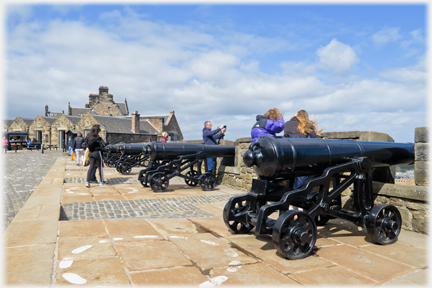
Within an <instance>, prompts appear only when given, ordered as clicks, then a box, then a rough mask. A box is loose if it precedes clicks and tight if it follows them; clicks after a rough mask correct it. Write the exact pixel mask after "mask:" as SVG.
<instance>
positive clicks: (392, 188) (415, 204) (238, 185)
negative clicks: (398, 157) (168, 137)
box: [189, 127, 429, 234]
mask: <svg viewBox="0 0 432 288" xmlns="http://www.w3.org/2000/svg"><path fill="white" fill-rule="evenodd" d="M322 137H323V138H326V139H352V140H358V141H375V142H394V140H393V138H391V137H390V136H389V135H387V134H385V133H379V132H374V131H348V132H327V133H323V135H322ZM415 139H416V144H415V155H416V156H415V167H416V168H415V170H416V171H415V173H416V186H398V185H394V184H391V183H382V182H377V181H374V182H373V190H374V194H375V196H376V199H375V204H380V203H388V204H391V205H394V206H395V207H397V208H398V210H399V211H400V213H401V216H402V226H403V227H402V228H403V229H405V230H410V231H415V232H420V233H425V234H427V233H428V225H427V223H428V218H429V207H428V205H429V203H428V193H427V192H428V187H427V186H426V185H428V177H427V172H428V171H427V167H428V164H429V162H428V145H429V144H428V128H426V127H421V128H416V138H415ZM189 142H192V141H189ZM251 142H252V139H251V138H250V137H245V138H239V139H237V140H236V141H235V142H234V145H235V146H236V152H235V153H236V154H235V159H234V163H233V164H232V165H224V164H225V163H223V162H221V159H218V174H217V179H218V184H220V183H222V184H224V185H227V186H229V187H232V188H235V189H238V190H241V191H244V192H245V193H247V192H249V190H250V189H251V187H252V179H256V178H257V176H256V174H255V172H254V170H253V168H250V167H246V166H245V165H244V163H243V154H244V152H245V151H246V150H247V149H248V147H249V145H250V144H251ZM221 144H222V143H221ZM226 145H229V144H226ZM393 169H394V167H393V168H392V169H391V170H393ZM417 173H418V176H417ZM374 176H375V175H374ZM378 176H379V175H378ZM374 179H375V177H374ZM352 189H353V187H349V188H348V189H347V190H345V191H344V192H343V194H342V202H343V207H344V208H346V209H349V207H350V205H351V204H352V198H351V196H352Z"/></svg>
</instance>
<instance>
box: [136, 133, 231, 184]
mask: <svg viewBox="0 0 432 288" xmlns="http://www.w3.org/2000/svg"><path fill="white" fill-rule="evenodd" d="M146 151H147V153H148V155H149V156H150V161H149V163H148V166H147V168H145V169H143V170H141V171H140V173H139V176H138V180H139V181H140V182H141V184H142V185H143V186H144V187H148V186H149V185H150V187H151V188H152V190H153V191H155V192H161V191H164V190H166V189H167V188H168V186H169V180H170V179H172V178H174V177H176V176H178V177H182V178H184V180H185V183H186V184H187V185H189V186H197V185H198V184H199V185H200V186H201V188H202V189H203V190H204V191H208V190H212V189H213V188H214V187H215V186H216V177H215V175H214V173H210V172H209V171H208V167H207V161H205V160H206V158H214V157H234V154H235V146H234V145H205V144H195V143H163V142H152V143H150V144H149V145H147V146H146ZM203 163H204V171H205V172H204V173H202V172H201V170H202V164H203ZM184 172H186V173H184Z"/></svg>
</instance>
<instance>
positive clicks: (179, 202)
mask: <svg viewBox="0 0 432 288" xmlns="http://www.w3.org/2000/svg"><path fill="white" fill-rule="evenodd" d="M86 171H87V169H80V168H78V167H76V166H75V165H74V163H73V162H72V161H70V159H69V158H67V157H59V158H58V159H57V161H56V162H55V164H54V165H53V168H52V169H51V171H50V172H48V173H47V175H46V176H45V177H44V179H43V180H42V181H41V183H40V184H39V186H38V187H37V189H36V190H35V191H34V192H33V193H32V195H31V197H30V198H29V199H28V200H27V202H26V203H25V205H24V207H23V208H22V209H21V211H20V213H19V214H18V215H17V216H16V217H15V218H14V220H13V222H12V223H11V224H10V226H9V227H8V229H7V230H6V233H5V235H4V238H5V241H4V242H5V250H4V251H5V264H6V265H5V273H4V274H5V284H6V285H29V284H30V283H31V285H39V286H50V287H54V286H64V285H84V286H85V285H87V286H91V287H95V286H99V287H113V286H119V285H120V286H125V287H126V286H127V287H136V286H149V285H150V286H159V285H163V286H167V285H169V286H172V287H178V286H179V285H186V286H189V287H202V288H204V287H218V286H225V287H232V286H238V285H241V286H247V287H249V286H252V285H255V286H256V285H258V286H260V287H269V286H281V285H283V286H316V285H320V286H340V285H345V286H347V285H349V286H352V285H362V286H387V285H389V286H391V285H410V286H412V285H419V286H426V285H427V284H428V275H429V268H428V259H427V254H428V253H427V252H428V245H427V244H428V237H427V236H426V235H422V234H418V233H414V232H410V231H405V230H403V231H402V232H401V235H400V236H399V240H398V242H396V243H394V244H392V245H376V244H374V243H371V242H369V241H368V240H367V237H365V236H366V231H365V230H364V229H362V228H361V227H357V226H356V225H354V224H352V223H350V222H347V221H344V220H341V219H333V220H330V221H329V223H327V225H325V226H323V227H319V228H318V229H317V241H316V243H315V246H316V247H314V251H313V252H312V253H311V255H309V256H308V257H306V258H304V259H299V260H287V259H285V258H284V257H282V256H281V255H279V254H278V253H277V252H276V249H275V248H274V246H273V243H272V237H271V235H260V236H255V235H254V234H253V233H247V234H233V233H232V232H231V231H230V230H229V229H228V228H227V227H226V226H225V223H224V221H223V219H222V210H223V207H224V206H225V204H226V201H227V199H228V198H229V197H231V196H233V195H236V194H244V193H243V192H241V191H238V190H235V189H232V188H229V187H226V186H224V185H220V186H217V187H216V188H215V189H214V190H212V191H202V190H201V188H200V187H199V186H197V187H190V186H187V185H186V184H185V183H184V181H183V179H181V178H175V179H172V180H171V181H170V186H169V188H168V189H167V190H166V191H164V192H160V193H155V192H153V191H152V190H151V189H150V188H144V187H142V185H141V184H140V183H138V181H137V180H136V178H137V172H136V171H132V173H131V175H121V174H120V173H118V172H116V171H115V170H114V169H112V168H106V169H104V176H105V177H106V179H107V180H108V183H110V185H108V186H104V187H100V186H98V185H92V186H91V187H90V188H85V186H84V184H83V182H84V177H85V174H86ZM58 203H61V205H62V207H63V208H62V210H61V209H60V208H59V205H58ZM59 211H61V212H62V213H60V219H59ZM137 212H138V213H142V214H138V215H136V214H134V213H137ZM104 213H106V215H105V214H104ZM110 213H111V214H110ZM146 213H147V214H146ZM189 213H196V214H189ZM200 213H202V214H200ZM69 217H70V219H69ZM81 217H82V219H81ZM91 217H93V219H91ZM104 217H106V218H104ZM59 220H60V221H59ZM61 220H69V221H61ZM73 220H75V221H73ZM24 233H25V234H26V237H22V235H23V234H24ZM23 271H25V273H23Z"/></svg>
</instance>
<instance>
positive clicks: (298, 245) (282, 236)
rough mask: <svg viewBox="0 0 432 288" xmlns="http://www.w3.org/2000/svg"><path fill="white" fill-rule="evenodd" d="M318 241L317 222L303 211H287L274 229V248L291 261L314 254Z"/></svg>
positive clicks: (280, 217) (277, 221)
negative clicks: (313, 250)
mask: <svg viewBox="0 0 432 288" xmlns="http://www.w3.org/2000/svg"><path fill="white" fill-rule="evenodd" d="M316 239H317V228H316V224H315V221H314V220H313V219H312V218H311V217H310V216H309V214H307V213H305V212H303V211H293V210H288V211H285V212H284V213H282V215H280V216H279V218H278V219H277V220H276V222H275V224H274V227H273V235H272V240H273V245H274V247H275V248H276V250H277V251H279V253H281V254H282V255H284V256H285V257H286V258H288V259H291V260H295V259H302V258H305V257H307V256H308V255H309V254H310V253H311V252H312V249H313V247H314V245H315V242H316Z"/></svg>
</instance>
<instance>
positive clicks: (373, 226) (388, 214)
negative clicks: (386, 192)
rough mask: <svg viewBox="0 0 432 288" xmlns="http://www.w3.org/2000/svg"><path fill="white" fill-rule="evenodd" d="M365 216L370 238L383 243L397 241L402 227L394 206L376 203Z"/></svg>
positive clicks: (398, 213) (397, 211)
mask: <svg viewBox="0 0 432 288" xmlns="http://www.w3.org/2000/svg"><path fill="white" fill-rule="evenodd" d="M365 217H366V218H365V224H366V229H367V233H368V235H369V236H370V237H371V240H373V241H374V242H376V243H379V244H383V245H386V244H392V243H394V242H396V241H397V238H398V236H399V233H400V230H401V228H402V217H401V214H400V212H399V210H398V209H397V208H396V207H395V206H393V205H389V204H380V205H376V206H374V207H373V208H372V210H371V211H370V213H369V214H368V215H367V216H365Z"/></svg>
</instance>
